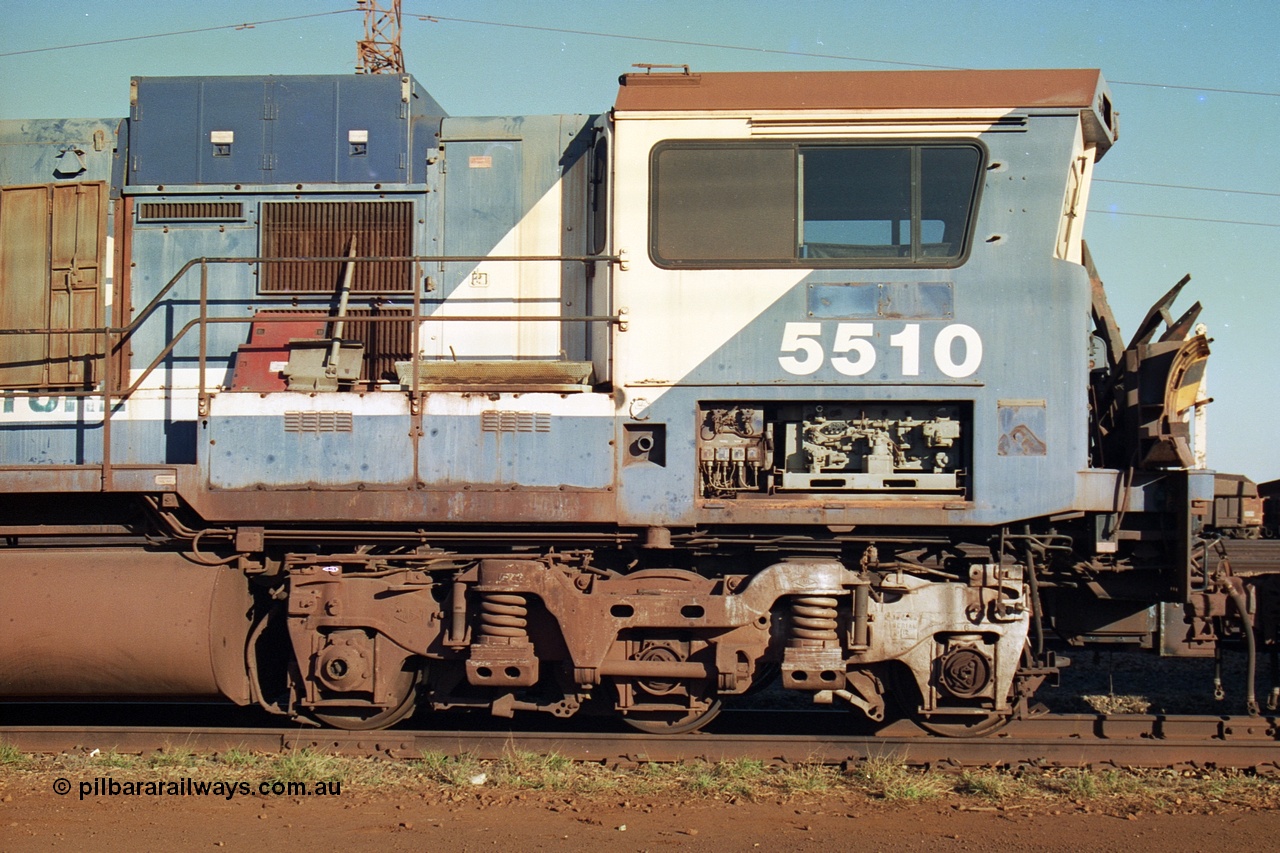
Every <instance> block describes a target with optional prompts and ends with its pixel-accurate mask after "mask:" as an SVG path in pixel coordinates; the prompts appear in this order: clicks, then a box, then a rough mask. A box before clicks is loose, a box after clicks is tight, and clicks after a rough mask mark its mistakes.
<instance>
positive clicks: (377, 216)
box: [262, 201, 413, 293]
mask: <svg viewBox="0 0 1280 853" xmlns="http://www.w3.org/2000/svg"><path fill="white" fill-rule="evenodd" d="M412 226H413V203H412V202H408V201H346V202H266V203H264V204H263V205H262V255H263V257H266V258H335V257H342V256H344V255H346V254H347V251H348V247H349V246H350V244H351V236H352V235H353V234H354V235H355V237H356V254H357V255H358V256H360V257H404V256H407V255H411V254H413V230H412ZM263 266H264V269H263V282H262V289H263V291H264V292H267V293H280V292H303V293H330V292H334V291H336V289H337V287H338V285H339V283H340V282H341V280H342V271H343V266H344V265H343V263H342V262H341V261H330V262H325V263H305V264H264V265H263ZM412 273H413V271H412V264H411V263H410V262H407V261H405V262H395V261H386V262H380V263H379V262H370V263H360V264H357V265H356V269H355V276H354V277H353V279H352V284H351V290H352V291H353V292H355V293H369V292H374V293H388V292H391V293H404V292H407V291H409V290H410V289H411V286H412V282H413V274H412Z"/></svg>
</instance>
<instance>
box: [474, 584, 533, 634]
mask: <svg viewBox="0 0 1280 853" xmlns="http://www.w3.org/2000/svg"><path fill="white" fill-rule="evenodd" d="M528 616H529V608H528V606H527V604H526V602H525V597H524V596H523V595H516V594H514V593H505V592H490V593H486V594H485V596H484V598H483V599H482V600H481V601H480V636H481V638H485V637H491V638H493V639H494V640H497V641H499V642H503V641H505V642H508V643H510V642H512V641H517V640H527V639H528V638H529V631H528V625H529V620H528Z"/></svg>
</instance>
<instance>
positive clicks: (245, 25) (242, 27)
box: [0, 8, 361, 58]
mask: <svg viewBox="0 0 1280 853" xmlns="http://www.w3.org/2000/svg"><path fill="white" fill-rule="evenodd" d="M359 11H361V10H360V9H355V8H352V9H337V10H335V11H332V12H313V13H311V14H310V15H294V16H293V17H290V18H270V19H267V20H263V21H245V22H244V23H241V24H222V25H220V26H216V27H200V28H199V29H194V30H176V31H174V32H171V33H151V34H150V35H145V36H124V37H122V38H117V39H103V40H102V41H86V42H81V43H80V44H60V45H51V46H49V47H33V48H29V49H27V50H13V51H9V52H8V53H0V58H4V57H7V56H23V55H26V54H29V53H48V52H49V51H53V50H71V49H73V48H77V47H97V46H98V45H103V44H120V43H121V42H127V41H143V40H146V39H161V38H168V37H169V36H187V35H192V34H194V33H211V32H215V31H217V30H251V29H253V28H254V27H260V26H265V25H266V24H281V23H286V22H288V21H303V20H306V19H308V18H323V17H325V16H327V15H345V14H346V13H347V12H359Z"/></svg>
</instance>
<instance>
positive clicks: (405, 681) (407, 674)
mask: <svg viewBox="0 0 1280 853" xmlns="http://www.w3.org/2000/svg"><path fill="white" fill-rule="evenodd" d="M421 681H422V672H421V670H419V669H406V670H402V671H401V672H399V673H397V674H396V684H395V687H394V690H395V694H396V695H397V696H399V697H400V701H399V702H398V703H396V704H394V705H392V706H391V707H389V708H372V707H368V706H362V705H351V706H349V707H345V708H343V707H331V706H326V707H325V709H324V710H323V711H320V710H316V711H312V712H311V717H312V718H314V719H315V720H316V721H317V722H319V723H322V724H324V725H326V726H331V727H333V728H335V729H344V730H346V731H351V732H366V731H375V730H377V729H385V728H387V727H389V726H394V725H395V724H396V723H398V722H400V721H401V720H403V719H404V718H406V717H408V716H409V715H410V714H412V713H413V711H414V708H415V706H416V705H417V702H418V685H419V683H421Z"/></svg>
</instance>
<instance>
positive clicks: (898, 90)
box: [614, 68, 1115, 148]
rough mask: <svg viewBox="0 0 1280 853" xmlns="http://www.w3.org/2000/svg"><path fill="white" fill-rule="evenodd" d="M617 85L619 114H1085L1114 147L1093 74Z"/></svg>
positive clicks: (1102, 93)
mask: <svg viewBox="0 0 1280 853" xmlns="http://www.w3.org/2000/svg"><path fill="white" fill-rule="evenodd" d="M619 82H620V83H621V86H620V87H619V89H618V97H617V100H616V102H615V104H614V107H615V109H616V110H617V111H618V112H629V111H664V112H665V111H691V112H692V111H698V112H701V111H707V110H898V109H901V110H912V109H916V110H922V109H1019V108H1022V109H1030V108H1037V107H1040V108H1044V107H1050V108H1052V107H1064V108H1075V109H1079V110H1081V111H1082V112H1083V111H1087V113H1084V115H1083V118H1084V120H1085V125H1086V134H1087V135H1088V136H1089V137H1090V141H1092V142H1097V143H1099V145H1100V146H1102V147H1103V148H1106V147H1109V146H1110V144H1111V142H1113V141H1114V140H1115V130H1114V128H1115V114H1114V110H1113V109H1112V107H1111V93H1110V91H1109V90H1108V89H1107V84H1106V81H1105V80H1103V79H1102V73H1101V72H1100V71H1098V69H1096V68H1077V69H1029V70H1007V71H1006V70H999V71H743V72H711V73H703V74H685V73H659V74H652V73H649V74H624V75H623V76H622V77H621V78H620V79H619Z"/></svg>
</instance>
